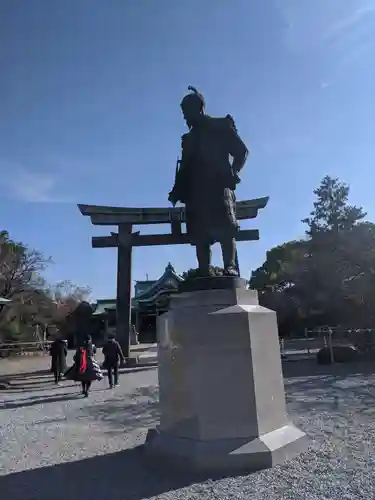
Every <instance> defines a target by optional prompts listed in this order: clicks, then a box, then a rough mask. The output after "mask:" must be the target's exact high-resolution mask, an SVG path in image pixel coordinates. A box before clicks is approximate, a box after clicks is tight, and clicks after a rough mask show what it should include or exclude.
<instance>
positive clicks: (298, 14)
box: [277, 0, 375, 54]
mask: <svg viewBox="0 0 375 500" xmlns="http://www.w3.org/2000/svg"><path fill="white" fill-rule="evenodd" d="M277 5H278V8H279V10H280V12H281V15H282V17H283V19H284V22H285V29H284V43H285V45H286V47H287V48H288V50H290V51H291V52H292V53H296V54H301V53H304V52H306V51H311V50H320V49H324V50H326V49H327V44H328V45H329V44H331V43H332V42H336V43H337V41H343V39H345V38H346V37H347V36H348V35H349V34H350V33H351V32H352V31H353V30H357V29H362V26H363V24H364V23H365V22H366V20H367V19H368V18H369V16H372V15H373V14H374V13H375V0H356V1H354V0H353V1H347V2H346V1H343V0H299V1H296V0H277Z"/></svg>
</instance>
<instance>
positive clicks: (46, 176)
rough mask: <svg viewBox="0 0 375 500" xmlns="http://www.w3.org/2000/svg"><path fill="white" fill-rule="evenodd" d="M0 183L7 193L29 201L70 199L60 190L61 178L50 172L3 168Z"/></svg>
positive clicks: (53, 201) (49, 201) (61, 201)
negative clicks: (62, 194)
mask: <svg viewBox="0 0 375 500" xmlns="http://www.w3.org/2000/svg"><path fill="white" fill-rule="evenodd" d="M0 170H1V176H0V184H1V185H2V186H3V189H5V194H6V195H7V196H8V197H10V198H13V199H16V200H19V201H23V202H28V203H65V202H69V201H70V200H69V199H68V198H66V197H63V196H61V192H59V182H58V181H59V178H58V176H56V175H55V174H50V173H48V172H36V171H31V170H27V169H25V168H23V167H19V168H14V167H13V168H10V167H9V166H8V168H6V169H5V168H3V167H2V168H1V169H0Z"/></svg>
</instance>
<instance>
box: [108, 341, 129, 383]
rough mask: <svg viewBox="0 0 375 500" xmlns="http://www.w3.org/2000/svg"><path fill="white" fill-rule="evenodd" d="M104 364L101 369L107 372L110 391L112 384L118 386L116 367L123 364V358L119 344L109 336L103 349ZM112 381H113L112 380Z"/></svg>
mask: <svg viewBox="0 0 375 500" xmlns="http://www.w3.org/2000/svg"><path fill="white" fill-rule="evenodd" d="M103 355H104V363H103V368H104V369H106V370H107V371H108V382H109V387H110V388H111V389H112V387H113V382H114V384H115V386H116V385H118V367H119V363H120V362H125V357H124V354H123V352H122V349H121V346H120V344H119V343H118V342H117V340H116V339H115V338H114V335H110V336H109V337H108V340H107V342H106V344H105V345H104V347H103ZM113 379H114V380H113Z"/></svg>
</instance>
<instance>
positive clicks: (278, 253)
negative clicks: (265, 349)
mask: <svg viewBox="0 0 375 500" xmlns="http://www.w3.org/2000/svg"><path fill="white" fill-rule="evenodd" d="M314 194H315V196H316V200H315V202H314V208H313V210H312V212H311V213H310V216H309V217H308V218H306V219H304V220H303V222H304V223H305V224H306V225H307V230H306V236H305V238H304V239H301V240H300V241H292V242H287V243H284V244H283V245H280V246H278V247H275V248H273V249H272V250H270V251H269V252H268V253H267V259H266V262H265V263H264V264H263V265H262V266H261V267H260V268H259V269H257V270H256V271H254V272H253V273H252V277H251V282H250V284H251V287H252V288H255V289H257V290H259V292H260V300H261V303H262V304H264V305H265V306H267V307H271V308H273V309H275V310H276V311H277V313H278V318H279V324H280V329H281V330H282V333H283V332H284V333H287V332H290V331H293V330H295V329H300V328H301V327H303V326H306V327H316V326H323V325H327V324H330V325H347V326H368V325H372V326H373V324H374V321H375V318H374V313H373V312H372V309H373V307H372V301H373V299H372V296H373V291H375V280H374V277H375V225H374V224H372V223H369V222H363V219H364V218H365V216H366V214H365V212H364V211H363V209H362V208H361V207H356V206H352V205H350V204H349V203H348V195H349V187H348V186H347V185H346V184H344V183H342V182H340V181H339V180H338V179H333V178H331V177H328V176H326V177H324V179H323V180H322V182H321V184H320V186H319V187H318V188H317V189H316V190H315V191H314Z"/></svg>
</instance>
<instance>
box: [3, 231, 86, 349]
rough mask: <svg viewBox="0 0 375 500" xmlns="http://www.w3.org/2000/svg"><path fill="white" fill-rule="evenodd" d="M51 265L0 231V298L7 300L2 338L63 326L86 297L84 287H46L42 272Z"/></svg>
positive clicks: (63, 283) (60, 284) (18, 336)
mask: <svg viewBox="0 0 375 500" xmlns="http://www.w3.org/2000/svg"><path fill="white" fill-rule="evenodd" d="M51 262H52V261H51V259H50V258H46V257H45V256H44V255H43V254H42V253H41V252H38V251H36V250H33V249H30V248H29V247H27V246H26V245H24V244H23V243H19V242H15V241H13V240H12V239H11V238H10V237H9V234H8V232H6V231H1V232H0V297H3V298H6V299H9V300H10V302H9V303H8V304H6V305H5V306H4V307H3V308H2V309H1V310H0V334H1V335H2V337H3V338H4V337H5V338H9V339H13V338H18V339H20V338H23V337H25V338H30V337H31V336H32V332H33V330H35V326H36V325H42V326H44V327H45V326H47V325H50V324H63V323H64V321H65V319H66V318H67V317H68V316H69V315H70V314H71V313H72V312H73V311H74V310H75V308H76V307H77V305H79V304H80V303H82V301H85V300H86V299H87V298H88V296H89V294H90V290H89V289H88V288H87V287H80V286H77V285H74V284H73V283H71V282H70V281H68V280H66V281H62V282H60V283H57V284H56V285H54V286H50V285H47V283H46V281H45V279H44V278H43V271H45V269H46V267H47V266H48V265H49V264H50V263H51Z"/></svg>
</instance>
